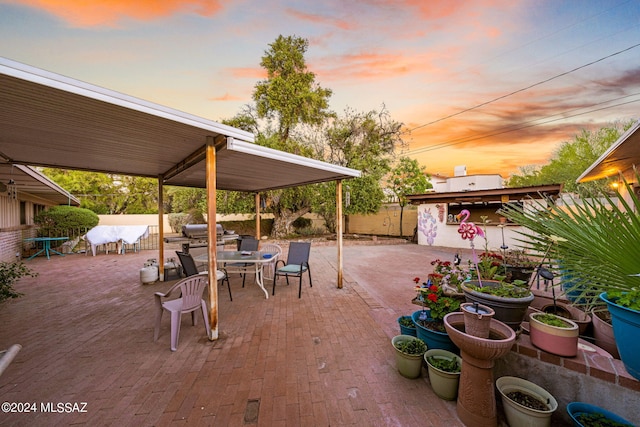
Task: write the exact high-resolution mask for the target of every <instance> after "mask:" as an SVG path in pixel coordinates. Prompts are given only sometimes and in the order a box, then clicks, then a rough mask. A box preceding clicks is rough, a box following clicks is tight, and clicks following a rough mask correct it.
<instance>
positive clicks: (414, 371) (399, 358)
mask: <svg viewBox="0 0 640 427" xmlns="http://www.w3.org/2000/svg"><path fill="white" fill-rule="evenodd" d="M391 344H392V345H393V348H394V349H395V351H396V366H397V368H398V372H400V375H402V376H403V377H406V378H411V379H414V378H418V377H419V376H420V374H421V372H422V357H423V355H424V353H425V352H426V351H427V345H426V344H425V343H424V342H423V341H422V340H420V339H419V338H416V337H412V336H411V335H396V336H395V337H393V338H392V339H391Z"/></svg>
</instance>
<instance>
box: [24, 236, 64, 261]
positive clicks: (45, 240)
mask: <svg viewBox="0 0 640 427" xmlns="http://www.w3.org/2000/svg"><path fill="white" fill-rule="evenodd" d="M58 240H64V241H67V240H69V237H29V238H27V239H24V241H25V242H42V249H40V250H39V251H38V252H36V253H35V254H33V255H31V256H30V257H29V258H27V260H30V259H32V258H35V257H37V256H38V255H40V254H41V253H42V252H44V253H45V254H46V255H47V259H51V258H49V254H50V253H51V252H53V253H56V254H58V255H60V256H64V254H63V253H61V252H58V251H56V250H55V249H51V242H55V241H58Z"/></svg>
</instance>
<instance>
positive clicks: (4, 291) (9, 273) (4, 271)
mask: <svg viewBox="0 0 640 427" xmlns="http://www.w3.org/2000/svg"><path fill="white" fill-rule="evenodd" d="M37 275H38V273H35V272H34V271H32V270H31V269H29V267H27V266H26V265H24V263H22V262H0V301H4V300H6V299H9V298H18V297H19V296H22V294H21V293H18V292H16V291H15V290H14V289H13V285H14V283H15V282H17V281H18V279H20V278H21V277H25V276H31V277H36V276H37Z"/></svg>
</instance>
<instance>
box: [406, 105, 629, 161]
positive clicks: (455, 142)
mask: <svg viewBox="0 0 640 427" xmlns="http://www.w3.org/2000/svg"><path fill="white" fill-rule="evenodd" d="M635 95H640V93H635V94H633V95H627V96H623V97H620V98H616V99H613V100H608V101H604V102H601V103H599V104H594V105H593V106H596V105H601V104H606V103H608V102H611V101H614V100H617V99H623V98H628V97H630V96H635ZM634 102H640V99H635V100H632V101H626V102H621V103H618V104H614V105H609V106H607V107H602V108H596V109H593V110H589V111H584V112H582V113H577V114H571V115H564V116H562V117H558V118H556V119H550V120H547V121H544V122H540V123H534V124H529V125H526V126H518V127H516V128H512V127H508V128H506V129H505V130H502V131H499V132H493V133H489V134H484V135H478V136H475V137H465V138H461V139H458V140H453V141H448V142H442V143H440V144H436V145H432V146H429V147H423V148H417V149H415V150H411V151H409V152H408V153H407V154H418V153H424V152H425V151H433V150H438V149H441V148H446V147H451V146H453V145H458V144H463V143H465V142H471V141H476V140H478V139H483V138H488V137H490V136H496V135H502V134H505V133H509V132H515V131H518V130H522V129H527V128H531V127H535V126H540V125H544V124H547V123H553V122H557V121H559V120H565V119H569V118H572V117H578V116H582V115H584V114H589V113H593V112H596V111H602V110H607V109H609V108H613V107H619V106H621V105H627V104H633V103H634ZM581 109H582V108H578V109H577V110H581ZM573 111H576V110H573ZM562 114H564V113H562ZM553 116H557V114H554V115H553ZM553 116H549V117H553ZM538 120H540V119H535V120H531V121H529V122H524V123H531V122H536V121H538Z"/></svg>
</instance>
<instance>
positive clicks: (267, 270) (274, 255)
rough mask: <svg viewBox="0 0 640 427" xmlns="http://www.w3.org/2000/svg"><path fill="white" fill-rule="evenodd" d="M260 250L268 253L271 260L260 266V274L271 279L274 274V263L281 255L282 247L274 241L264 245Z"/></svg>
mask: <svg viewBox="0 0 640 427" xmlns="http://www.w3.org/2000/svg"><path fill="white" fill-rule="evenodd" d="M260 252H261V253H262V254H263V255H264V254H270V255H271V260H270V261H269V262H268V263H265V264H264V265H263V267H262V274H263V277H264V278H265V279H269V280H273V279H274V277H275V276H274V274H275V265H276V262H277V261H278V258H280V255H282V248H281V247H280V246H278V245H276V244H275V243H269V244H267V245H264V246H263V247H262V249H261V250H260Z"/></svg>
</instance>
